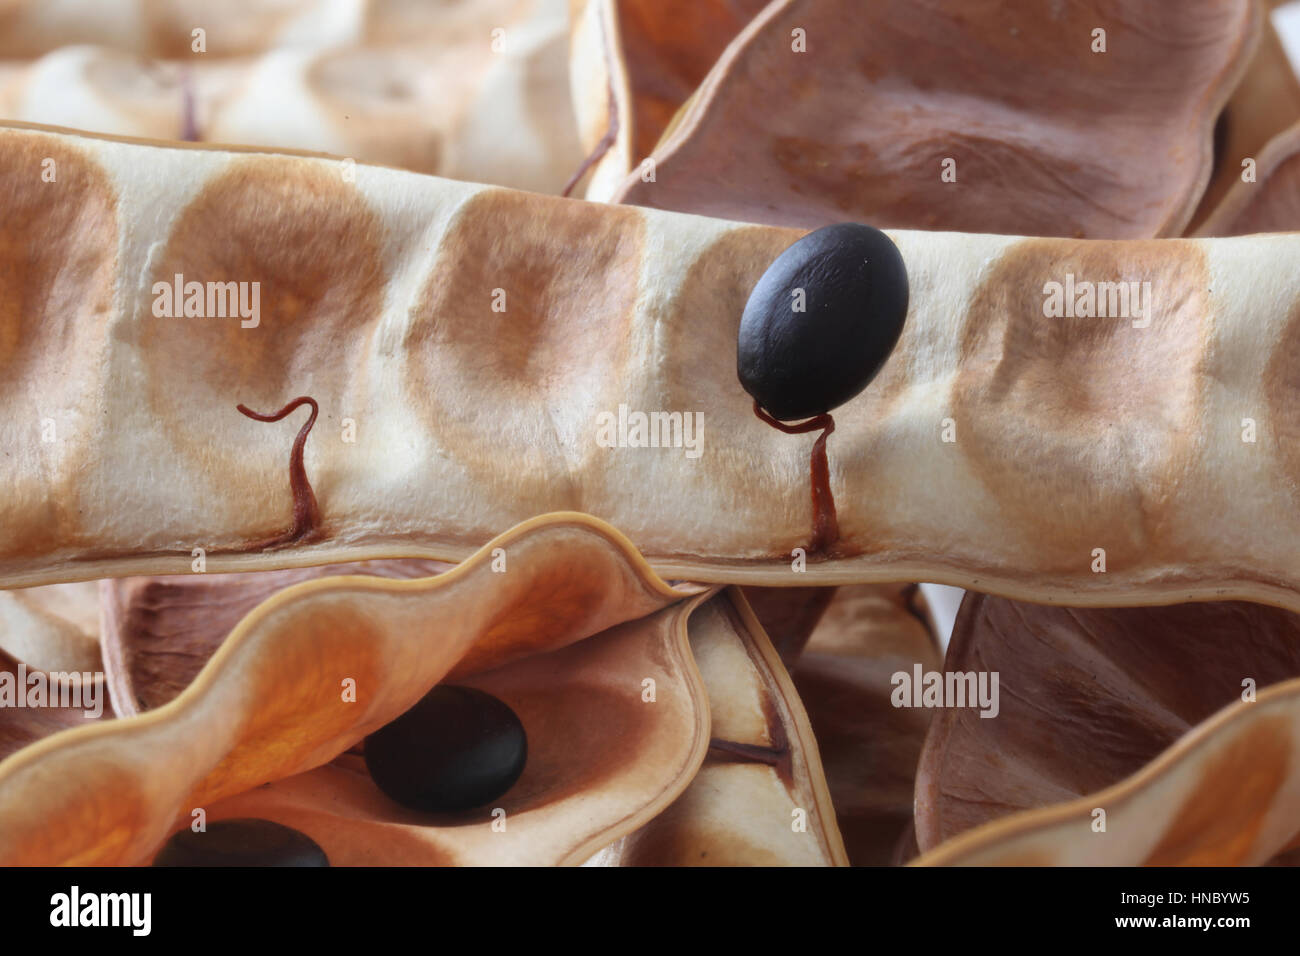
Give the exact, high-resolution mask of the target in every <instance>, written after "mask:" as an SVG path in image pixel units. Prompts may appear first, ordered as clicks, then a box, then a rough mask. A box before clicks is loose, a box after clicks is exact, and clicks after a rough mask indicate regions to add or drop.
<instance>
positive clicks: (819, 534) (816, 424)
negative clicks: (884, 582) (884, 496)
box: [754, 401, 840, 554]
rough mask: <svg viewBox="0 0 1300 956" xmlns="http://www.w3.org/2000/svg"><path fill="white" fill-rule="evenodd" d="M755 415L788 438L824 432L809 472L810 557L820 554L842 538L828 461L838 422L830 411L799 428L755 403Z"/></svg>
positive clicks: (814, 445)
mask: <svg viewBox="0 0 1300 956" xmlns="http://www.w3.org/2000/svg"><path fill="white" fill-rule="evenodd" d="M754 414H755V415H757V416H758V417H759V418H760V419H761V420H762V421H764V422H766V423H767V424H768V425H771V426H772V427H773V428H775V429H776V430H777V431H781V432H785V434H787V435H802V434H806V433H807V432H815V431H817V429H819V428H821V429H824V431H823V432H822V433H821V435H819V436H818V438H817V441H816V442H814V443H813V449H812V458H811V460H810V462H809V471H810V473H811V474H812V506H813V536H812V541H811V542H810V543H809V545H808V551H809V553H810V554H820V553H822V552H824V551H825V550H826V549H827V548H829V547H830V546H831V545H833V544H835V542H836V541H839V539H840V522H839V519H838V518H837V517H836V516H835V498H834V496H833V495H832V494H831V466H830V463H829V462H828V461H827V460H826V436H827V435H829V434H830V433H831V432H833V431H835V419H833V418H831V416H830V413H829V412H826V413H823V414H821V415H818V416H817V417H816V418H810V419H808V420H807V421H806V422H800V423H799V424H798V425H787V424H786V423H785V422H779V421H777V420H776V419H775V418H773V417H772V416H771V415H769V414H767V412H765V411H763V409H762V407H761V406H760V405H759V404H758V402H757V401H756V402H754Z"/></svg>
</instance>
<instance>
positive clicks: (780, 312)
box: [736, 223, 908, 421]
mask: <svg viewBox="0 0 1300 956" xmlns="http://www.w3.org/2000/svg"><path fill="white" fill-rule="evenodd" d="M800 289H802V290H803V306H804V311H802V312H796V311H795V306H796V303H797V298H796V295H795V293H796V291H797V290H800ZM907 299H908V293H907V269H906V267H905V266H904V265H903V257H902V255H900V254H899V251H898V247H897V246H895V245H894V243H893V242H891V241H890V239H889V237H888V236H886V235H885V234H884V233H883V232H881V231H880V230H879V229H873V228H872V227H871V226H863V225H860V224H857V223H840V224H839V225H835V226H826V227H825V228H823V229H818V230H817V231H815V232H811V233H809V234H808V235H806V236H804V237H803V238H802V239H800V240H799V241H797V242H795V243H794V244H793V245H791V246H790V248H788V249H786V250H785V252H783V253H781V254H780V255H779V256H777V257H776V260H775V261H774V262H773V263H772V264H771V265H770V266H768V269H767V271H766V272H764V273H763V275H762V277H761V278H760V279H759V280H758V284H757V285H755V286H754V291H753V292H752V293H750V296H749V302H747V303H746V304H745V314H744V316H743V317H742V318H741V320H740V336H739V340H738V343H737V346H738V347H737V358H736V367H737V372H738V373H739V375H740V384H741V385H743V386H744V388H745V391H747V392H748V393H749V394H750V395H752V396H753V397H754V399H755V400H756V401H757V402H758V403H759V405H761V406H762V407H763V408H764V409H766V410H767V412H768V413H769V414H770V415H771V416H772V417H773V418H776V419H778V420H780V421H795V420H797V419H801V418H812V417H814V416H816V415H821V414H823V413H825V412H829V411H830V410H831V409H833V408H836V407H837V406H839V405H843V404H844V403H845V402H847V401H848V400H849V399H851V398H853V397H854V396H855V395H857V394H858V393H859V392H861V391H862V390H863V389H864V388H866V387H867V384H868V383H869V382H870V381H871V380H872V379H873V378H875V377H876V373H877V372H879V371H880V368H881V366H883V365H884V364H885V359H887V358H888V357H889V353H890V352H891V351H892V350H893V348H894V345H895V344H896V343H897V342H898V337H899V336H900V335H901V334H902V332H903V320H904V319H906V318H907Z"/></svg>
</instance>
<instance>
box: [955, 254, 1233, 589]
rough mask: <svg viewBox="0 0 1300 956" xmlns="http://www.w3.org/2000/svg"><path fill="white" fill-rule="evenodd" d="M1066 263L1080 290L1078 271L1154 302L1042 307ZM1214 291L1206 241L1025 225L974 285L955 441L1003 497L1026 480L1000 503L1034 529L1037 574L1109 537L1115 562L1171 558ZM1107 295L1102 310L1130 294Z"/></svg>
mask: <svg viewBox="0 0 1300 956" xmlns="http://www.w3.org/2000/svg"><path fill="white" fill-rule="evenodd" d="M1071 274H1072V275H1073V276H1074V283H1075V288H1076V301H1077V295H1078V294H1079V291H1080V290H1081V288H1082V283H1083V282H1091V283H1093V287H1094V290H1095V289H1096V288H1097V286H1098V285H1099V284H1100V283H1102V282H1106V283H1120V282H1123V283H1131V282H1138V283H1139V286H1138V289H1139V297H1140V298H1142V299H1143V309H1144V314H1143V315H1142V317H1141V318H1140V319H1139V318H1136V317H1135V316H1132V317H1119V318H1110V317H1106V318H1102V317H1097V316H1094V317H1091V318H1088V317H1049V316H1046V315H1045V314H1044V303H1045V301H1046V300H1047V298H1048V295H1047V293H1046V292H1045V286H1046V284H1047V283H1050V282H1055V283H1059V284H1061V285H1062V286H1063V287H1066V284H1067V281H1068V280H1067V277H1068V276H1069V275H1071ZM1141 283H1149V287H1147V286H1143V285H1141ZM1147 288H1149V295H1147V294H1146V293H1145V291H1143V290H1145V289H1147ZM1131 289H1132V287H1131V286H1130V291H1131ZM1208 290H1209V274H1208V268H1207V265H1206V262H1205V255H1204V253H1203V252H1202V251H1201V250H1200V249H1198V248H1197V247H1196V246H1195V245H1194V244H1193V243H1192V242H1190V241H1162V242H1156V241H1148V242H1127V243H1115V242H1089V243H1077V242H1069V241H1064V240H1054V239H1028V240H1025V241H1022V242H1020V243H1018V244H1016V245H1014V246H1012V247H1011V248H1009V249H1008V250H1007V251H1006V252H1005V253H1004V254H1003V255H1002V257H1001V258H1000V259H999V260H997V261H996V263H995V264H994V265H993V267H992V268H991V269H990V271H989V273H988V275H987V277H986V278H985V279H984V281H983V282H982V283H981V284H980V285H979V287H978V288H977V289H975V290H974V291H973V294H972V296H971V300H970V306H969V309H968V313H967V320H966V323H965V334H964V336H963V340H962V342H961V358H960V363H961V364H960V369H959V372H958V375H957V379H956V382H955V384H954V388H953V406H954V410H955V411H954V417H955V418H956V420H957V422H958V423H959V427H961V428H964V429H965V434H966V435H967V436H969V437H968V438H966V439H965V440H963V441H960V442H959V443H958V448H959V449H960V450H961V451H962V452H964V454H965V456H966V459H967V461H968V462H969V464H970V466H971V468H972V469H973V470H974V472H975V474H976V475H978V476H979V478H980V479H981V480H982V481H983V482H984V484H985V485H986V486H987V487H988V488H989V490H990V492H991V493H992V494H993V495H995V496H999V495H1000V490H1001V489H1006V488H1015V489H1016V494H1015V496H1014V498H1012V497H1010V496H1006V495H1001V496H1000V497H999V502H1000V505H1001V507H1002V508H1003V510H1004V511H1005V512H1006V513H1007V515H1008V518H1007V523H1008V525H1010V526H1015V527H1022V528H1034V529H1035V535H1034V539H1033V540H1032V541H1027V542H1026V543H1025V547H1026V549H1027V550H1028V551H1029V552H1031V553H1033V554H1034V558H1033V559H1032V561H1033V566H1034V568H1035V570H1037V571H1038V572H1040V573H1053V572H1058V571H1065V570H1075V569H1077V568H1078V567H1079V566H1080V565H1081V564H1084V565H1086V564H1087V563H1088V562H1089V561H1090V560H1091V552H1092V549H1094V548H1099V547H1100V548H1105V550H1106V555H1107V570H1108V571H1117V570H1123V569H1124V567H1125V566H1127V565H1131V564H1133V563H1136V562H1138V561H1145V562H1148V563H1149V562H1151V561H1154V560H1157V559H1158V558H1159V557H1161V555H1162V537H1163V535H1164V534H1165V533H1166V530H1165V524H1166V521H1167V519H1168V515H1169V511H1170V507H1171V502H1172V500H1173V499H1174V497H1175V496H1176V495H1177V492H1178V487H1179V483H1180V481H1181V480H1182V478H1183V476H1184V474H1185V472H1187V471H1188V470H1189V469H1190V468H1192V467H1193V465H1194V462H1195V458H1196V455H1197V453H1198V447H1197V435H1198V434H1199V432H1200V431H1201V429H1200V426H1199V421H1200V416H1201V409H1202V401H1203V395H1202V389H1203V385H1204V382H1203V374H1202V363H1203V361H1204V356H1205V354H1206V339H1207V337H1208V334H1209V326H1210V322H1209V294H1208ZM1063 292H1064V293H1065V294H1066V295H1068V291H1067V290H1065V289H1063ZM1098 298H1099V299H1106V300H1107V310H1108V312H1109V311H1113V310H1114V308H1115V305H1118V306H1122V301H1120V300H1118V299H1117V300H1116V302H1115V304H1114V305H1112V304H1111V303H1110V297H1109V295H1108V294H1106V295H1100V296H1098ZM1129 310H1130V312H1133V311H1134V310H1133V309H1132V302H1131V301H1130V306H1129ZM1134 321H1139V322H1149V323H1150V324H1149V325H1148V326H1146V327H1144V328H1135V327H1134V326H1133V322H1134ZM990 408H996V409H998V410H999V414H997V415H995V416H989V415H987V414H986V412H987V410H988V409H990ZM984 448H997V449H999V452H998V453H997V454H996V455H987V456H986V455H984V454H983V453H982V449H984ZM1008 448H1013V449H1015V450H1016V454H1013V455H1008V454H1005V452H1004V450H1005V449H1008ZM1111 476H1116V477H1115V478H1114V479H1112V477H1111ZM1080 488H1087V489H1089V493H1088V494H1086V495H1080V494H1078V489H1080Z"/></svg>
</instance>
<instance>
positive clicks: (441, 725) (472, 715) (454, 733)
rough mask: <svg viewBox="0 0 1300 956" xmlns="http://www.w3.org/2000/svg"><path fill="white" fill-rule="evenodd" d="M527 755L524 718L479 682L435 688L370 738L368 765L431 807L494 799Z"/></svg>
mask: <svg viewBox="0 0 1300 956" xmlns="http://www.w3.org/2000/svg"><path fill="white" fill-rule="evenodd" d="M527 756H528V739H527V737H526V736H525V734H524V725H523V724H522V723H520V721H519V717H518V716H517V715H516V714H515V712H514V711H513V710H511V709H510V708H509V707H508V706H507V705H506V704H505V703H503V702H502V701H500V700H498V699H497V698H495V697H493V696H492V695H491V694H487V693H484V692H483V691H481V690H477V689H475V688H472V687H449V686H438V687H435V688H434V689H433V690H431V691H429V693H428V694H426V695H425V696H424V697H423V698H422V699H421V700H420V702H419V703H417V704H416V705H415V706H414V707H412V708H411V709H410V710H408V711H407V712H406V713H404V714H403V715H402V716H401V717H398V718H397V719H396V720H394V721H393V722H392V723H391V724H388V725H386V726H384V727H382V728H380V729H379V730H377V731H375V732H374V733H373V734H371V735H370V736H369V737H367V738H366V767H367V768H368V769H369V770H370V776H371V777H372V778H373V779H374V781H375V784H376V785H377V786H378V787H379V789H380V790H382V791H384V793H386V794H387V795H388V796H389V797H391V798H392V799H393V800H395V801H397V802H398V803H400V804H402V805H403V806H405V807H409V808H411V809H412V810H421V811H424V812H427V813H455V812H458V811H461V810H469V809H472V808H474V807H480V806H483V805H484V804H486V803H489V802H490V801H492V800H495V799H496V798H497V797H500V796H501V795H502V794H504V793H505V792H506V791H507V790H509V789H510V788H511V787H513V786H514V785H515V781H517V780H518V779H519V775H520V774H522V773H523V771H524V762H525V760H526V759H527Z"/></svg>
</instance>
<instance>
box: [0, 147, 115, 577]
mask: <svg viewBox="0 0 1300 956" xmlns="http://www.w3.org/2000/svg"><path fill="white" fill-rule="evenodd" d="M47 170H48V171H50V172H51V173H52V174H53V176H54V180H53V181H52V182H46V181H45V179H44V178H43V173H45V172H46V171H47ZM117 260H118V200H117V196H116V194H115V190H114V187H113V186H112V184H111V181H110V179H109V176H108V173H107V172H106V171H105V170H104V169H102V168H101V167H100V166H99V164H98V163H96V162H95V161H94V160H93V159H92V158H91V157H90V156H89V155H87V154H86V153H84V152H82V151H81V150H80V149H78V148H77V147H76V146H73V145H71V144H70V143H69V142H68V141H67V140H66V139H63V138H60V137H55V136H44V135H39V134H32V135H29V136H23V137H14V138H12V139H11V140H9V141H8V142H7V143H6V146H5V161H4V164H3V166H0V405H2V406H3V407H4V408H5V411H6V415H5V420H4V422H3V423H0V436H2V437H3V439H4V440H3V441H0V479H5V480H4V484H5V485H6V489H5V494H4V497H3V500H0V558H4V557H13V556H19V555H23V554H31V553H36V552H39V551H40V550H42V549H43V548H44V547H45V546H46V545H45V544H44V542H45V541H47V540H49V539H54V540H57V541H60V542H64V543H80V544H83V545H89V544H90V543H91V542H92V541H93V538H94V530H93V529H87V528H84V527H83V526H82V521H81V519H80V518H79V517H78V514H79V510H80V509H79V502H80V500H81V498H82V493H83V492H82V489H83V487H84V485H83V478H82V473H83V471H84V470H85V468H86V467H87V459H88V456H91V455H93V449H92V447H91V445H90V441H89V439H88V438H87V432H89V431H91V430H92V429H95V428H98V426H99V422H98V419H97V418H96V417H95V416H96V411H97V409H98V406H99V395H100V390H99V389H98V388H97V387H96V385H97V383H98V382H99V380H100V378H101V373H100V370H99V368H98V365H99V362H100V358H101V357H102V356H103V354H104V352H105V350H106V348H107V344H106V342H107V337H108V329H109V324H110V322H109V320H110V318H111V316H112V314H113V310H114V305H113V289H114V285H115V281H116V274H117V264H118V262H117ZM37 382H39V383H41V384H40V387H39V388H37V387H34V385H33V383H37ZM47 421H50V422H53V427H54V433H53V438H54V440H53V441H47V440H45V439H46V435H47V432H46V431H45V429H46V426H47Z"/></svg>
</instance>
